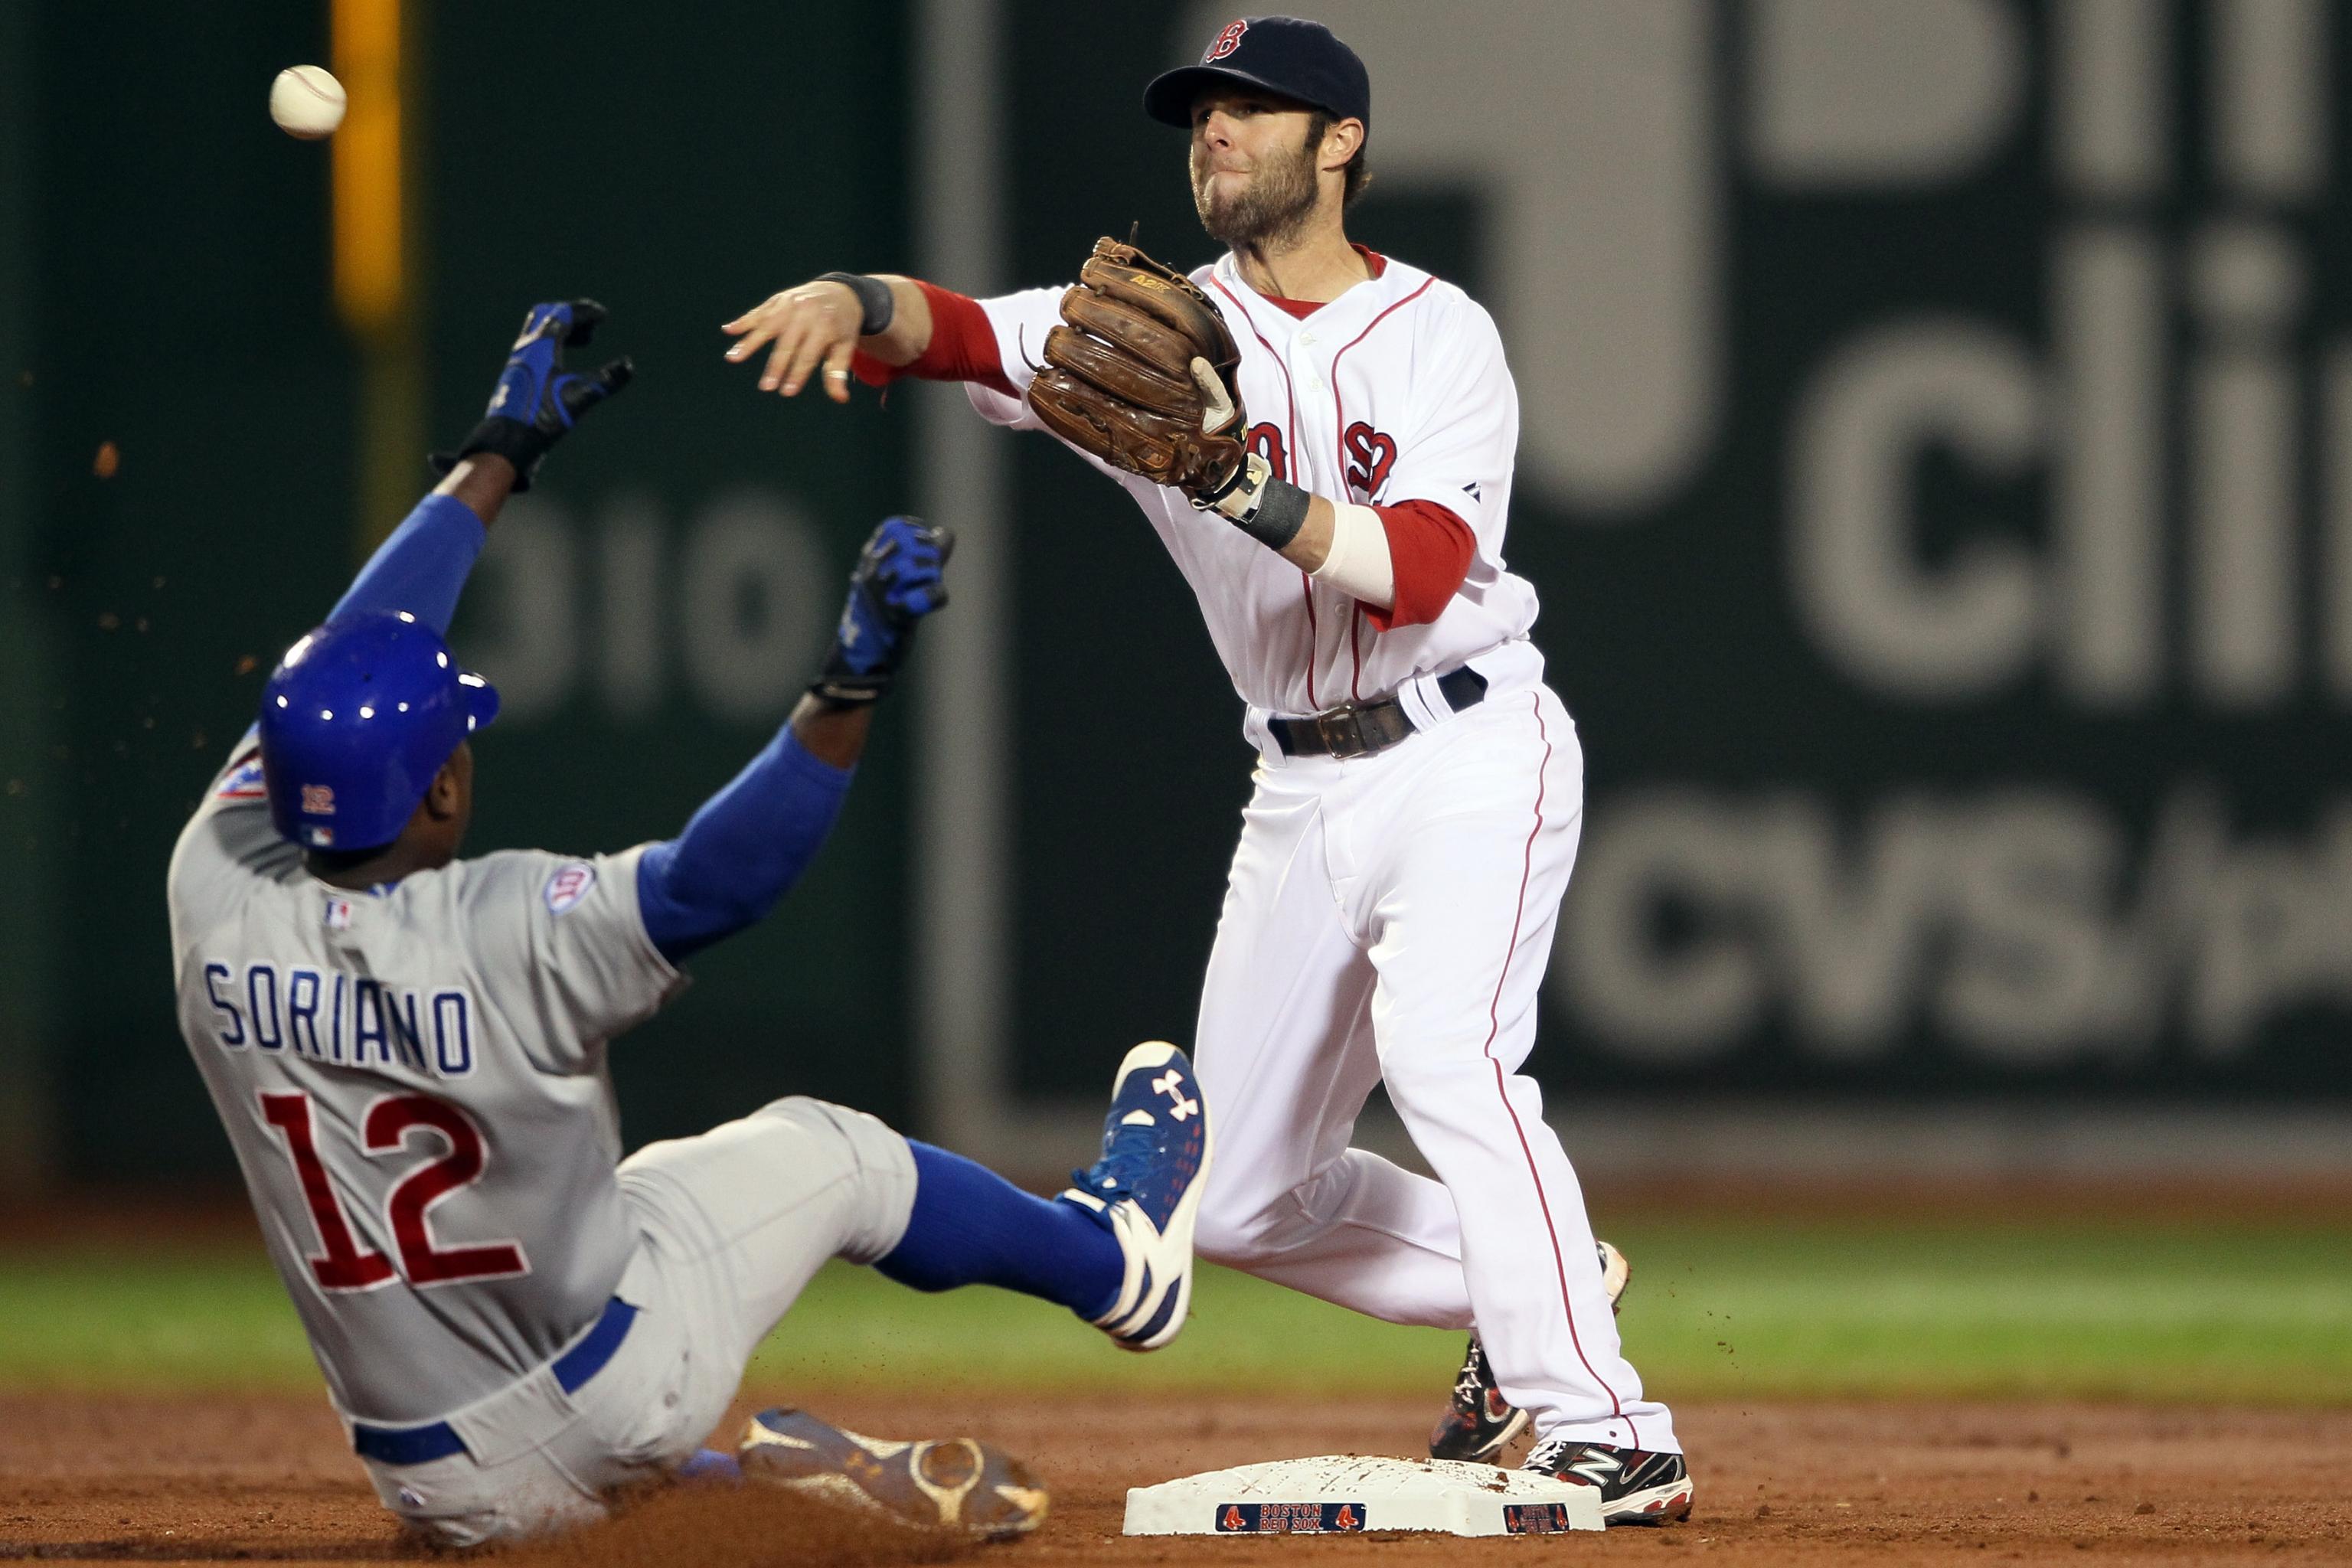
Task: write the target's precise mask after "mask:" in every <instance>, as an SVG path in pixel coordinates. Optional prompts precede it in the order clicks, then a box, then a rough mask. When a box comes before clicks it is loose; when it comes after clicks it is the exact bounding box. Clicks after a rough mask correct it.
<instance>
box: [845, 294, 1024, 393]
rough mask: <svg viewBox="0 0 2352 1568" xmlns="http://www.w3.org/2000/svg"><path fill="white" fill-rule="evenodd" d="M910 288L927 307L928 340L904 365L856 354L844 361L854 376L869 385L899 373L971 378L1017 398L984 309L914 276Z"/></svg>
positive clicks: (923, 377) (883, 382) (945, 378)
mask: <svg viewBox="0 0 2352 1568" xmlns="http://www.w3.org/2000/svg"><path fill="white" fill-rule="evenodd" d="M914 282H915V287H916V288H918V289H921V290H922V291H923V298H924V300H927V301H928V302H929V305H930V307H931V341H930V343H929V346H928V347H926V348H925V349H924V350H923V352H922V353H919V354H918V355H917V356H916V357H915V359H914V361H913V362H912V363H908V364H902V365H890V364H884V363H882V362H881V361H880V360H878V359H876V358H875V357H874V356H873V355H871V354H868V353H859V354H857V355H856V357H855V358H853V359H852V360H851V361H850V362H849V368H850V371H851V373H852V374H855V375H856V377H857V379H858V380H860V381H862V382H864V383H865V384H866V385H868V386H887V385H889V384H891V383H892V382H894V381H896V380H898V378H899V377H900V376H902V375H911V376H914V377H916V378H917V379H919V380H921V381H976V382H979V383H980V384H982V385H983V386H985V387H987V388H989V390H991V391H992V392H1001V393H1003V395H1005V396H1007V397H1018V396H1020V395H1021V394H1020V393H1019V392H1018V391H1016V390H1014V388H1013V384H1012V383H1011V382H1010V381H1007V380H1006V379H1005V377H1004V362H1003V358H1002V357H1001V356H1000V355H999V354H998V353H997V349H996V329H995V328H993V327H992V326H990V325H989V324H988V312H987V311H985V310H982V309H981V308H980V301H979V300H975V299H973V298H972V297H971V295H969V294H959V293H957V292H956V291H955V290H954V289H942V288H940V286H939V285H937V284H936V283H926V282H924V281H923V280H922V279H919V278H918V279H915V280H914Z"/></svg>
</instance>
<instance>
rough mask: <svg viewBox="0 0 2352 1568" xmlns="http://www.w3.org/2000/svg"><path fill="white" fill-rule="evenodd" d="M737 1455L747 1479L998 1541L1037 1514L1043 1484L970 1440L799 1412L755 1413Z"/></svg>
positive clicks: (1020, 1531)
mask: <svg viewBox="0 0 2352 1568" xmlns="http://www.w3.org/2000/svg"><path fill="white" fill-rule="evenodd" d="M736 1453H737V1456H738V1458H739V1459H740V1463H741V1465H742V1468H743V1478H744V1479H746V1480H748V1481H750V1482H751V1483H753V1484H754V1485H757V1486H768V1487H776V1488H779V1489H782V1490H785V1491H791V1492H798V1493H800V1494H801V1495H802V1496H803V1497H808V1498H813V1499H814V1500H817V1501H819V1502H823V1503H829V1504H833V1505H835V1506H838V1507H843V1508H848V1509H854V1510H858V1511H860V1512H863V1513H872V1514H879V1515H881V1516H882V1517H883V1518H885V1519H887V1520H890V1521H894V1522H896V1523H898V1524H904V1525H909V1526H912V1527H913V1528H915V1529H918V1530H938V1531H957V1532H959V1533H961V1534H964V1535H970V1536H974V1537H977V1538H978V1539H980V1540H982V1541H1006V1540H1010V1539H1011V1538H1013V1536H1016V1535H1026V1534H1028V1533H1029V1532H1030V1531H1033V1530H1034V1529H1036V1528H1037V1526H1038V1525H1039V1524H1040V1523H1042V1522H1044V1521H1045V1508H1046V1498H1045V1488H1043V1487H1041V1486H1039V1485H1038V1484H1037V1483H1036V1481H1035V1480H1034V1479H1032V1478H1031V1477H1030V1474H1029V1471H1028V1468H1026V1467H1025V1466H1024V1465H1023V1464H1022V1463H1021V1461H1020V1460H1018V1459H1015V1458H1012V1457H1011V1456H1009V1455H1007V1454H1005V1453H1003V1452H1002V1451H1001V1450H999V1449H996V1448H992V1447H989V1446H988V1445H987V1444H985V1443H982V1442H978V1441H976V1440H974V1439H972V1438H971V1437H950V1438H947V1439H946V1440H944V1441H941V1442H911V1443H910V1442H899V1441H894V1440H892V1439H890V1438H887V1437H867V1436H861V1435H859V1434H858V1433H856V1432H852V1431H849V1430H847V1429H846V1428H844V1427H840V1426H827V1425H826V1424H825V1423H824V1422H822V1421H820V1420H818V1419H817V1418H816V1417H815V1416H814V1415H810V1414H809V1413H808V1412H807V1411H805V1410H762V1411H761V1412H760V1414H758V1415H754V1416H752V1417H751V1423H750V1425H748V1426H745V1427H744V1428H743V1441H742V1443H741V1445H740V1447H738V1448H737V1449H736Z"/></svg>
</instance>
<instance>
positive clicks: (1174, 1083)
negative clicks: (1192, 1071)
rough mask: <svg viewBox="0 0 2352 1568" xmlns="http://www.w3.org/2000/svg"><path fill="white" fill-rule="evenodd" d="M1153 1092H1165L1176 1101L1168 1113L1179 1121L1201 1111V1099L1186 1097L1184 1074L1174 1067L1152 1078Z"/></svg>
mask: <svg viewBox="0 0 2352 1568" xmlns="http://www.w3.org/2000/svg"><path fill="white" fill-rule="evenodd" d="M1151 1092H1152V1093H1154V1094H1164V1095H1166V1096H1167V1097H1168V1098H1169V1099H1170V1100H1172V1101H1174V1102H1175V1103H1174V1104H1173V1105H1172V1106H1171V1108H1170V1109H1169V1111H1168V1114H1169V1115H1170V1116H1171V1117H1173V1118H1175V1119H1176V1120H1177V1121H1183V1120H1184V1118H1186V1117H1188V1116H1198V1115H1199V1114H1200V1113H1201V1102H1200V1101H1199V1100H1187V1099H1185V1098H1184V1075H1183V1074H1181V1073H1180V1072H1177V1071H1175V1070H1174V1069H1173V1068H1171V1069H1170V1070H1169V1071H1167V1072H1164V1073H1162V1074H1160V1076H1159V1077H1158V1078H1155V1079H1152V1080H1151Z"/></svg>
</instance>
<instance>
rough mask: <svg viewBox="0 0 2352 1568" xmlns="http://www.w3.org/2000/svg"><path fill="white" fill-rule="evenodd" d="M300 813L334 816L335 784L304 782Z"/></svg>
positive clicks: (304, 814)
mask: <svg viewBox="0 0 2352 1568" xmlns="http://www.w3.org/2000/svg"><path fill="white" fill-rule="evenodd" d="M302 815H303V816H334V815H335V786H334V785H332V784H304V785H303V786H302Z"/></svg>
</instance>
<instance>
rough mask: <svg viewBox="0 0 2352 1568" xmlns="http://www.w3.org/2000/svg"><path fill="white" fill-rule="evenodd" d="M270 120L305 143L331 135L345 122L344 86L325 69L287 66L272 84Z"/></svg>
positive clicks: (270, 89) (270, 87) (281, 129)
mask: <svg viewBox="0 0 2352 1568" xmlns="http://www.w3.org/2000/svg"><path fill="white" fill-rule="evenodd" d="M269 118H270V119H272V120H275V121H278V129H279V130H280V131H283V132H286V134H287V135H289V136H295V137H299V138H300V139H301V140H303V141H305V142H316V141H317V140H319V138H320V137H322V136H328V135H331V134H332V133H333V132H334V129H335V127H336V126H338V125H341V123H342V122H343V84H342V83H341V82H339V81H337V80H336V79H335V73H334V72H332V71H331V70H329V69H328V68H326V67H324V66H288V67H287V68H285V69H284V70H282V71H279V72H278V79H277V80H276V81H273V82H271V83H270V84H269Z"/></svg>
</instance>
